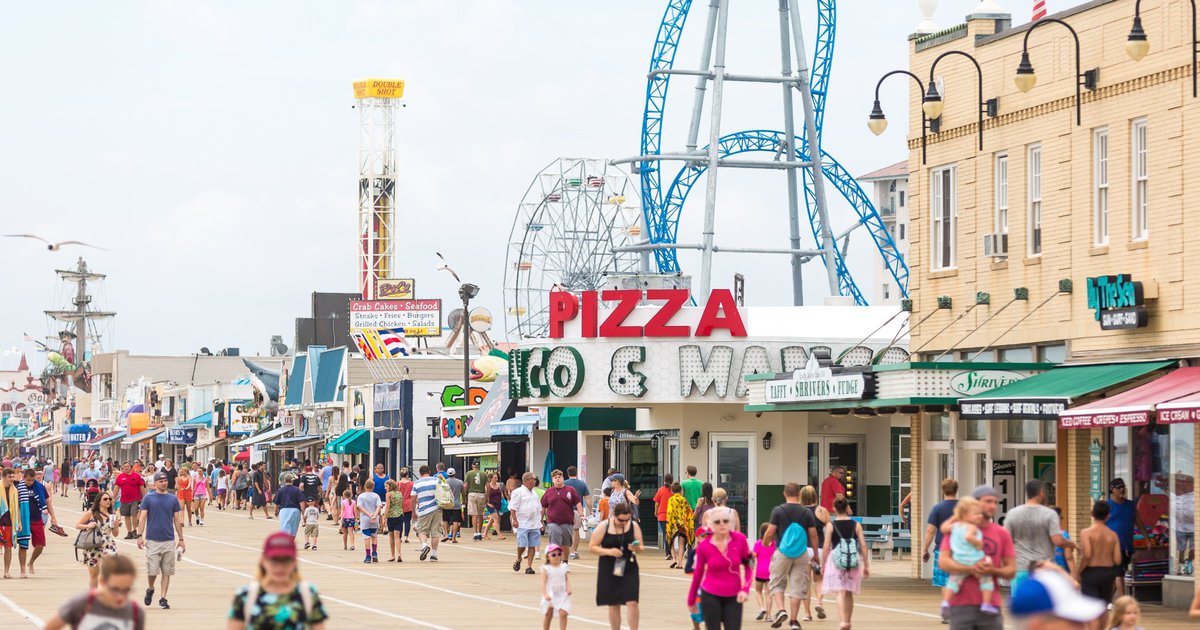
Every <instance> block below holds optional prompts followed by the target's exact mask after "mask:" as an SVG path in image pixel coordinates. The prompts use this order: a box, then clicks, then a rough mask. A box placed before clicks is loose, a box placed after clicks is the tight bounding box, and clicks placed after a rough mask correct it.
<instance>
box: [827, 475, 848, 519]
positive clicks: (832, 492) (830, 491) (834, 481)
mask: <svg viewBox="0 0 1200 630" xmlns="http://www.w3.org/2000/svg"><path fill="white" fill-rule="evenodd" d="M839 494H841V495H844V494H846V486H843V485H842V482H840V481H838V478H837V477H834V476H833V475H829V476H828V477H826V478H825V481H822V482H821V507H823V508H825V509H826V510H829V511H830V512H833V500H834V499H836V498H837V495H839Z"/></svg>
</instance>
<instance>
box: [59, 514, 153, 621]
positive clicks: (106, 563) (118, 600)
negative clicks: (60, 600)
mask: <svg viewBox="0 0 1200 630" xmlns="http://www.w3.org/2000/svg"><path fill="white" fill-rule="evenodd" d="M118 523H119V521H118ZM99 571H100V581H99V584H97V585H95V586H93V588H92V589H91V590H89V591H88V592H87V593H84V594H82V595H78V596H76V597H73V598H71V599H69V600H67V602H66V603H65V604H63V605H62V606H61V607H59V609H58V612H57V613H56V614H55V615H54V616H53V617H51V618H50V620H49V621H47V622H46V625H45V626H44V627H45V628H47V630H60V628H66V627H68V626H70V627H71V628H78V629H80V630H82V629H85V628H123V629H126V630H144V629H145V627H146V615H145V612H144V611H143V610H142V609H141V607H139V606H138V605H137V603H136V602H134V601H133V600H131V599H130V597H129V593H130V590H132V589H133V581H134V579H136V578H137V567H136V566H134V564H133V561H132V560H130V559H129V558H128V557H127V556H118V555H111V556H105V557H104V559H103V560H101V561H100V566H99Z"/></svg>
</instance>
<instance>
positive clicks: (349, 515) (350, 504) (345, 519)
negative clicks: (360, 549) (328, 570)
mask: <svg viewBox="0 0 1200 630" xmlns="http://www.w3.org/2000/svg"><path fill="white" fill-rule="evenodd" d="M351 496H353V495H351V494H350V491H349V490H346V491H344V492H342V530H341V531H342V549H343V550H349V551H354V528H355V526H357V525H358V521H356V520H355V519H354V507H355V505H356V504H355V503H354V499H351V498H350V497H351ZM347 545H349V546H348V547H347Z"/></svg>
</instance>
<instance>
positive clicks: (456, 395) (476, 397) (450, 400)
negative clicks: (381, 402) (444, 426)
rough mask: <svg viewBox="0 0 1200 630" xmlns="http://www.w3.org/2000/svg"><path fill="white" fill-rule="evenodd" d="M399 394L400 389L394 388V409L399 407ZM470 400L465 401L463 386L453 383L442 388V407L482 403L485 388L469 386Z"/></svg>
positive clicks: (485, 394)
mask: <svg viewBox="0 0 1200 630" xmlns="http://www.w3.org/2000/svg"><path fill="white" fill-rule="evenodd" d="M399 394H400V389H399V388H397V389H396V402H397V404H396V406H395V407H394V409H399V408H400V405H399V401H400V398H399ZM470 398H471V400H470V401H467V400H466V397H465V396H463V386H462V385H458V384H454V385H447V386H445V387H443V388H442V406H443V407H478V406H479V405H481V404H483V399H484V398H487V390H486V389H484V388H482V387H472V388H471V395H470Z"/></svg>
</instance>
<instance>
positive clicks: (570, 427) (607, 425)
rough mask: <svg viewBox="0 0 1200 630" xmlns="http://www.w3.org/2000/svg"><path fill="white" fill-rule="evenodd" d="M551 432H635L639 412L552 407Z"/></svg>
mask: <svg viewBox="0 0 1200 630" xmlns="http://www.w3.org/2000/svg"><path fill="white" fill-rule="evenodd" d="M547 420H548V421H549V427H550V430H551V431H633V430H634V429H636V428H637V410H636V409H623V408H613V407H551V408H550V409H549V411H548V415H547Z"/></svg>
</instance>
